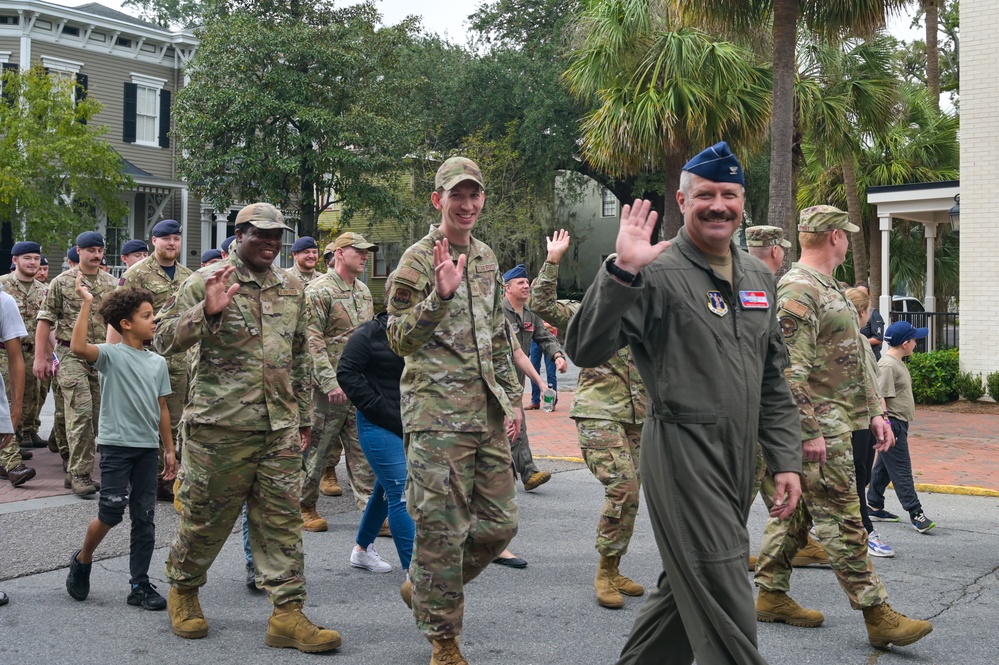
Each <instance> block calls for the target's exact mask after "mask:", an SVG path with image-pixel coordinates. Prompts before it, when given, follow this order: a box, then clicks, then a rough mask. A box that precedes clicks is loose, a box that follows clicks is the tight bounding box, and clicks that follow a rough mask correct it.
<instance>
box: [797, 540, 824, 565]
mask: <svg viewBox="0 0 999 665" xmlns="http://www.w3.org/2000/svg"><path fill="white" fill-rule="evenodd" d="M815 564H818V565H823V566H828V565H829V557H828V556H827V555H826V551H825V550H824V549H822V545H819V544H818V542H816V540H815V539H814V538H812V537H811V536H808V542H807V543H806V544H805V546H804V547H802V548H801V549H800V550H798V553H797V554H795V555H794V558H793V559H791V565H792V566H794V567H795V568H803V567H805V566H812V565H815Z"/></svg>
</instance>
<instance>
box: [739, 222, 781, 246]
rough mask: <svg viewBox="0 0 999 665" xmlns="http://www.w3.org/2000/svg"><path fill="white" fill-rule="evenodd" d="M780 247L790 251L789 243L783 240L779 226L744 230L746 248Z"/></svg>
mask: <svg viewBox="0 0 999 665" xmlns="http://www.w3.org/2000/svg"><path fill="white" fill-rule="evenodd" d="M777 245H780V246H781V247H783V248H784V249H790V247H791V243H789V242H788V241H787V240H784V231H783V230H782V229H781V228H780V227H779V226H750V227H749V228H747V229H746V246H747V247H775V246H777Z"/></svg>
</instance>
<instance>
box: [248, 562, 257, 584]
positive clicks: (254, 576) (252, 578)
mask: <svg viewBox="0 0 999 665" xmlns="http://www.w3.org/2000/svg"><path fill="white" fill-rule="evenodd" d="M246 588H247V589H249V590H250V591H256V590H257V574H256V573H255V572H254V570H253V564H252V563H248V564H246Z"/></svg>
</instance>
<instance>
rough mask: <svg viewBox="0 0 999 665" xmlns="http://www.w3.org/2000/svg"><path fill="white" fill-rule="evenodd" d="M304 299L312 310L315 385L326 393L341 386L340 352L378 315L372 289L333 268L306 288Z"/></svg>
mask: <svg viewBox="0 0 999 665" xmlns="http://www.w3.org/2000/svg"><path fill="white" fill-rule="evenodd" d="M305 299H306V301H308V303H309V308H310V309H311V310H312V314H311V320H310V321H309V352H310V353H311V354H312V363H313V366H314V367H313V378H314V379H315V385H317V386H318V387H319V389H320V390H322V391H323V392H324V393H329V392H330V391H332V390H336V389H337V388H339V387H340V384H339V382H337V380H336V366H337V364H338V363H339V362H340V354H341V353H343V347H345V346H346V345H347V340H348V339H350V335H351V333H353V332H354V331H355V330H356V329H357V327H358V326H359V325H361V324H362V323H364V322H365V321H370V320H371V319H373V318H375V309H374V304H373V303H372V301H371V291H369V290H368V286H367V285H366V284H365V283H364V282H362V281H361V280H359V279H355V280H354V286H353V287H351V286H348V285H347V282H345V281H343V278H342V277H340V275H338V274H337V272H336V271H335V270H330V271H329V272H327V273H326V274H325V275H320V276H319V277H317V278H316V279H314V280H312V282H311V283H310V284H309V285H308V286H307V287H306V288H305Z"/></svg>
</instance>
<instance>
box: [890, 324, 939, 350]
mask: <svg viewBox="0 0 999 665" xmlns="http://www.w3.org/2000/svg"><path fill="white" fill-rule="evenodd" d="M929 334H930V330H929V328H917V327H915V326H914V325H912V324H911V323H909V322H908V321H896V322H895V323H893V324H891V325H890V326H888V330H886V331H885V341H886V342H888V345H889V346H902V345H903V344H905V343H906V342H908V341H909V340H910V339H923V338H925V337H926V336H927V335H929Z"/></svg>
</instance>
